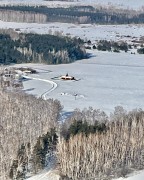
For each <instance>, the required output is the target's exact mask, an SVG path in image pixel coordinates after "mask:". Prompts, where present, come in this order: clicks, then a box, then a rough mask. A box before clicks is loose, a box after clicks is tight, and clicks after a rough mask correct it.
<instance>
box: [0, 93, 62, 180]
mask: <svg viewBox="0 0 144 180" xmlns="http://www.w3.org/2000/svg"><path fill="white" fill-rule="evenodd" d="M61 109H62V107H61V105H60V102H59V101H57V100H53V99H49V100H43V99H41V98H39V99H37V98H36V97H34V96H31V95H26V94H24V93H18V92H17V93H16V92H9V93H8V92H3V91H0V180H8V179H25V174H24V173H23V172H27V171H28V166H29V165H30V164H31V163H30V162H33V163H32V164H33V167H34V164H35V163H34V162H35V161H32V159H33V158H34V157H33V156H34V155H33V154H34V153H33V152H34V150H36V146H37V145H38V144H39V143H42V138H41V139H40V137H41V136H42V135H43V134H47V132H50V131H51V128H52V129H54V128H55V129H56V128H57V124H58V120H59V115H60V114H59V113H60V111H61ZM47 137H48V134H47ZM38 138H39V139H38ZM36 143H37V144H36ZM31 166H32V165H31ZM35 167H36V166H35ZM34 170H35V173H36V172H37V171H38V168H37V167H36V168H34ZM21 172H22V175H21Z"/></svg>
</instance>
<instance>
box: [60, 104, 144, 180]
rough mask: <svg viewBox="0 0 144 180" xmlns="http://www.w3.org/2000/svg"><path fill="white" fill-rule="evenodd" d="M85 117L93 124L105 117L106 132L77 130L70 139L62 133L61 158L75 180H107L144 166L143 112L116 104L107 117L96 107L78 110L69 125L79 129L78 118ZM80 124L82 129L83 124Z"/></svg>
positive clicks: (83, 118)
mask: <svg viewBox="0 0 144 180" xmlns="http://www.w3.org/2000/svg"><path fill="white" fill-rule="evenodd" d="M86 118H87V122H88V123H90V124H91V123H92V124H93V123H94V122H95V121H100V122H99V123H101V118H102V119H103V123H104V124H105V127H106V131H105V130H104V131H96V132H95V133H88V134H85V133H83V132H82V133H75V134H74V135H73V134H72V135H71V136H70V138H69V139H65V137H63V136H61V138H60V140H59V142H58V146H57V149H58V159H59V166H60V169H61V171H62V172H63V173H64V174H65V175H67V176H68V177H69V178H72V179H73V180H81V179H83V180H87V179H97V180H102V179H103V180H108V179H112V178H114V177H121V176H123V177H124V176H125V175H127V174H128V173H130V172H131V171H133V170H138V169H144V134H143V132H144V111H142V110H141V109H140V110H133V111H131V112H126V111H125V110H124V109H123V108H121V107H117V108H116V109H115V112H114V113H113V114H111V116H110V118H108V119H107V116H106V115H105V114H104V113H102V112H100V111H97V110H93V109H89V110H85V111H83V112H80V111H77V112H75V115H74V116H73V118H72V119H73V120H74V121H73V120H72V119H71V120H70V122H69V123H70V124H71V123H72V124H71V125H67V128H69V127H71V126H72V127H73V128H74V127H75V130H77V128H78V126H75V121H78V124H79V119H82V121H83V122H84V121H85V119H86ZM89 120H90V121H89ZM73 123H74V124H73ZM92 124H91V125H92ZM80 127H81V128H83V124H82V123H81V125H80ZM65 128H66V126H65ZM81 128H79V129H81ZM85 132H87V130H86V131H85Z"/></svg>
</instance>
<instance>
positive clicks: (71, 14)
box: [0, 6, 144, 24]
mask: <svg viewBox="0 0 144 180" xmlns="http://www.w3.org/2000/svg"><path fill="white" fill-rule="evenodd" d="M0 10H1V11H2V10H6V11H7V10H12V11H19V13H20V12H21V13H22V12H23V13H24V12H28V13H35V14H36V15H37V14H41V16H42V15H43V18H40V19H41V22H45V21H47V22H67V23H100V24H130V23H143V22H144V13H143V12H141V11H140V12H136V11H133V10H115V9H105V8H93V7H92V6H76V7H68V8H62V7H59V8H58V7H57V8H50V7H46V6H35V7H32V6H3V7H2V6H1V7H0ZM44 15H45V16H46V17H47V18H46V17H45V16H44ZM16 19H17V17H16ZM24 21H25V19H23V22H24ZM25 22H26V21H25Z"/></svg>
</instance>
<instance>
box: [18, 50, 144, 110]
mask: <svg viewBox="0 0 144 180" xmlns="http://www.w3.org/2000/svg"><path fill="white" fill-rule="evenodd" d="M89 53H92V55H93V57H91V58H90V59H85V60H81V61H77V62H75V63H72V64H61V65H42V64H26V65H25V64H24V66H30V67H33V68H35V69H37V71H40V72H39V74H36V75H31V76H32V77H34V78H39V79H46V80H50V81H54V82H55V83H56V84H57V88H56V89H54V90H53V91H51V92H50V93H48V94H46V95H45V98H54V99H58V100H60V102H61V103H62V105H63V106H64V111H66V112H71V111H73V110H74V109H75V108H80V109H83V108H85V107H87V108H88V107H89V106H92V107H93V108H96V109H102V110H104V111H106V112H107V113H110V112H112V111H113V110H114V107H115V106H123V107H124V108H126V109H127V110H132V109H135V108H144V100H143V97H144V56H143V55H139V54H135V55H133V54H128V53H110V52H98V51H89ZM17 66H22V65H17ZM46 70H50V72H49V71H47V73H46ZM66 73H69V75H72V76H74V77H75V78H76V79H79V81H64V80H53V79H51V78H54V77H57V76H60V75H65V74H66ZM24 87H25V90H27V89H30V91H27V92H28V93H31V94H35V95H37V96H41V95H42V94H43V93H45V92H46V91H48V90H49V89H51V88H52V86H51V85H50V84H49V83H48V82H41V81H37V80H36V79H35V80H28V81H25V82H24ZM32 88H35V89H34V90H33V89H32ZM75 94H77V95H78V96H77V97H76V98H75Z"/></svg>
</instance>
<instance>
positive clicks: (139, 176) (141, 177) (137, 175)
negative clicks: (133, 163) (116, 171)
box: [117, 171, 144, 180]
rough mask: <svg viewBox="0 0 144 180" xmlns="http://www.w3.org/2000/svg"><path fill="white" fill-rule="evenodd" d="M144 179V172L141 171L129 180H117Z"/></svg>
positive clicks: (122, 179) (121, 179) (129, 179)
mask: <svg viewBox="0 0 144 180" xmlns="http://www.w3.org/2000/svg"><path fill="white" fill-rule="evenodd" d="M143 179H144V171H141V172H138V173H136V174H135V175H132V176H130V177H128V178H119V179H117V180H143Z"/></svg>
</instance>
